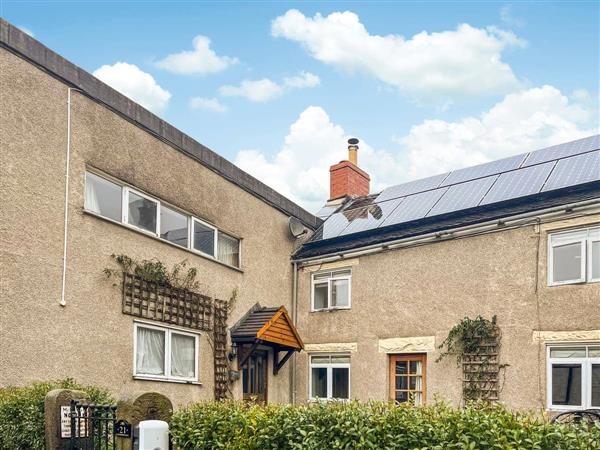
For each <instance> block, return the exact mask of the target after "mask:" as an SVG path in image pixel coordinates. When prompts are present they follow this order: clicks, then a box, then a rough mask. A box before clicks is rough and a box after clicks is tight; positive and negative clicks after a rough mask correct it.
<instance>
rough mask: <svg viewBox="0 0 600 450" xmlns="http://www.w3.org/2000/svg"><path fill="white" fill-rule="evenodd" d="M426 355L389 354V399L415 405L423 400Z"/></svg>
mask: <svg viewBox="0 0 600 450" xmlns="http://www.w3.org/2000/svg"><path fill="white" fill-rule="evenodd" d="M426 362H427V355H425V354H405V355H390V399H391V400H394V401H396V402H398V403H404V402H408V401H412V402H414V404H415V405H422V404H423V403H424V402H425V370H426Z"/></svg>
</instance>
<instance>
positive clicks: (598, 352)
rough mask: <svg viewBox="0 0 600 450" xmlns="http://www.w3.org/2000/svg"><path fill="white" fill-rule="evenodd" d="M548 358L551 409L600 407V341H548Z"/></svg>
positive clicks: (566, 409) (549, 403)
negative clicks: (560, 343) (550, 343)
mask: <svg viewBox="0 0 600 450" xmlns="http://www.w3.org/2000/svg"><path fill="white" fill-rule="evenodd" d="M546 358H547V376H546V378H547V388H546V392H547V404H548V409H549V410H553V411H573V410H581V409H588V408H600V342H596V343H592V344H587V345H583V344H575V343H570V344H562V345H555V344H553V345H548V346H547V355H546Z"/></svg>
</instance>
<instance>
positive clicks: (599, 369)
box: [592, 364, 600, 407]
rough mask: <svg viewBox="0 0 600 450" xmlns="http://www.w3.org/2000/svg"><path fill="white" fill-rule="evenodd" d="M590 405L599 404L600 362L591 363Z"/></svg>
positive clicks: (597, 405)
mask: <svg viewBox="0 0 600 450" xmlns="http://www.w3.org/2000/svg"><path fill="white" fill-rule="evenodd" d="M592 406H596V407H599V406H600V364H592Z"/></svg>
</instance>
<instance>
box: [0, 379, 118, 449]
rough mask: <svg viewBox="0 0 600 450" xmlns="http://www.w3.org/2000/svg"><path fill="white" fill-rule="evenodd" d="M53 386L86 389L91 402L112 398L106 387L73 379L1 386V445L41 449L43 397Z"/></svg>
mask: <svg viewBox="0 0 600 450" xmlns="http://www.w3.org/2000/svg"><path fill="white" fill-rule="evenodd" d="M52 389H78V390H82V391H85V392H86V393H87V394H88V396H89V398H90V400H91V401H92V402H93V403H100V404H106V403H112V402H113V401H114V400H113V398H112V397H111V395H110V394H109V393H108V392H107V391H106V390H104V389H102V388H99V387H96V386H82V385H79V384H77V383H75V381H73V380H72V379H66V380H60V381H46V382H37V383H32V384H30V385H28V386H25V387H12V386H11V387H7V388H0V449H3V450H24V449H27V450H43V449H44V437H45V431H44V397H45V396H46V394H47V393H48V392H49V391H51V390H52Z"/></svg>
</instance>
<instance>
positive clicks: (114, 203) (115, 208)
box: [85, 172, 121, 222]
mask: <svg viewBox="0 0 600 450" xmlns="http://www.w3.org/2000/svg"><path fill="white" fill-rule="evenodd" d="M85 209H87V210H88V211H92V212H95V213H96V214H99V215H101V216H104V217H108V218H109V219H112V220H117V221H119V222H120V221H121V186H119V185H118V184H115V183H112V182H110V181H108V180H105V179H104V178H101V177H99V176H98V175H95V174H93V173H90V172H86V174H85Z"/></svg>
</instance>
